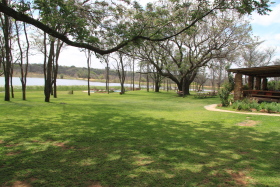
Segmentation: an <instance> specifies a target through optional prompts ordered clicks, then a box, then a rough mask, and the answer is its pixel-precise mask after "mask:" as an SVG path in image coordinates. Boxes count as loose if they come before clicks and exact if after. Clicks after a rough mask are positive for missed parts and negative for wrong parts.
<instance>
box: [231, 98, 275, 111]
mask: <svg viewBox="0 0 280 187" xmlns="http://www.w3.org/2000/svg"><path fill="white" fill-rule="evenodd" d="M231 108H233V109H236V110H246V111H248V110H249V111H251V109H256V110H257V111H261V110H265V111H268V112H280V104H279V103H275V102H273V103H266V102H262V103H260V104H259V103H258V102H257V101H256V100H248V99H244V100H242V101H236V102H234V103H233V104H232V106H231Z"/></svg>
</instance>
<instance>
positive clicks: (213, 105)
mask: <svg viewBox="0 0 280 187" xmlns="http://www.w3.org/2000/svg"><path fill="white" fill-rule="evenodd" d="M216 107H217V104H212V105H207V106H204V108H205V109H206V110H209V111H216V112H229V113H237V114H247V115H248V114H250V115H262V116H279V117H280V114H270V113H256V112H236V111H229V110H222V109H218V108H216Z"/></svg>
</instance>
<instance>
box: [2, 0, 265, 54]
mask: <svg viewBox="0 0 280 187" xmlns="http://www.w3.org/2000/svg"><path fill="white" fill-rule="evenodd" d="M168 4H173V7H174V9H173V10H172V12H170V10H169V9H168ZM269 5H270V1H269V0H246V1H245V0H215V1H210V0H203V1H201V0H166V1H161V2H157V3H154V4H152V3H149V4H148V5H147V6H145V7H142V6H141V5H140V4H139V3H137V2H135V1H134V2H131V1H129V0H99V1H97V0H96V1H91V0H83V1H81V0H55V1H53V0H35V1H34V2H31V1H24V0H18V1H11V2H10V3H8V1H7V0H2V2H1V3H0V12H2V13H4V14H5V15H8V16H10V17H12V18H14V19H15V20H18V21H23V22H26V23H29V24H31V25H33V26H35V27H37V28H39V29H41V30H42V31H44V32H46V33H48V34H49V35H51V36H53V37H55V38H58V39H60V40H62V41H63V42H65V43H66V44H68V45H70V46H74V47H79V48H85V49H89V50H91V51H94V52H96V53H99V54H101V55H104V54H108V53H112V52H114V51H117V50H119V49H121V48H122V47H124V46H126V45H128V44H130V43H132V42H138V41H139V40H150V41H164V40H167V39H170V38H172V37H174V36H178V35H179V34H181V33H183V32H185V31H187V30H189V29H190V28H191V27H193V26H194V25H196V24H197V23H198V22H199V21H201V20H203V19H204V18H205V17H206V16H208V15H209V14H214V13H217V12H219V11H225V10H228V9H235V10H237V11H238V12H239V13H241V14H251V13H252V12H253V11H257V12H258V13H259V14H267V13H268V12H269V11H270V9H269ZM189 10H191V11H190V12H191V14H190V15H189V16H188V20H187V24H185V25H184V27H180V28H177V29H176V30H172V31H170V30H169V25H170V24H172V22H176V21H180V16H178V15H179V14H180V13H182V12H184V11H189ZM164 14H171V15H172V16H168V17H167V18H165V17H164V16H158V15H164ZM128 15H130V16H129V18H128ZM32 16H33V17H32ZM155 18H156V19H155ZM54 22H56V23H57V22H59V23H60V27H61V28H63V29H61V28H60V29H58V28H56V27H55V26H54V25H55V24H53V23H54ZM105 35H106V37H105ZM110 36H111V37H113V36H118V37H119V38H120V39H121V40H120V42H119V43H118V44H115V45H114V46H113V45H110V43H108V40H101V39H104V38H106V39H108V37H110ZM105 44H106V45H105ZM104 46H106V47H104Z"/></svg>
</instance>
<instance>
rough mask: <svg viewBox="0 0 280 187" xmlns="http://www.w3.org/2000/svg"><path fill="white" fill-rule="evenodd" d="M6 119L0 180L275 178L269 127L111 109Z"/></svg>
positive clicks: (235, 181) (82, 182) (168, 182)
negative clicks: (258, 128)
mask: <svg viewBox="0 0 280 187" xmlns="http://www.w3.org/2000/svg"><path fill="white" fill-rule="evenodd" d="M6 123H7V125H6V126H2V128H1V129H0V130H1V131H2V132H5V133H6V134H7V137H6V138H5V139H3V140H1V142H0V143H1V144H0V145H1V147H2V150H1V152H2V156H1V160H0V173H1V177H0V185H3V186H9V185H12V184H14V182H15V181H24V182H25V183H27V184H30V185H32V186H90V185H92V184H100V185H102V186H141V187H143V186H161V187H162V186H246V185H249V184H251V185H254V186H265V185H269V184H276V182H275V180H277V177H279V169H280V168H279V164H280V163H279V160H280V159H279V148H280V147H279V140H280V135H279V133H276V132H271V133H260V132H258V131H256V130H254V128H249V127H238V126H225V125H224V124H222V122H218V121H204V122H202V123H200V124H195V123H194V122H191V121H186V122H178V121H171V120H165V119H154V118H144V117H139V116H137V117H136V116H133V115H130V114H129V113H124V114H123V115H122V114H120V113H119V112H116V111H115V110H113V109H112V110H108V109H106V110H105V109H104V110H103V111H102V110H98V111H96V112H86V111H85V112H84V113H83V115H78V114H77V115H73V114H72V113H67V111H65V112H64V113H63V115H62V116H57V117H56V118H49V119H48V118H47V117H44V118H43V117H42V119H38V118H37V119H32V118H30V119H27V120H26V121H25V122H24V125H23V124H22V121H12V122H11V121H7V122H6ZM264 176H269V178H270V179H271V181H266V178H265V177H264ZM258 177H264V180H263V181H262V180H256V179H255V178H258ZM278 182H279V181H278Z"/></svg>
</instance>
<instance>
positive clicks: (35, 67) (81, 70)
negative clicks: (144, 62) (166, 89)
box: [14, 64, 139, 79]
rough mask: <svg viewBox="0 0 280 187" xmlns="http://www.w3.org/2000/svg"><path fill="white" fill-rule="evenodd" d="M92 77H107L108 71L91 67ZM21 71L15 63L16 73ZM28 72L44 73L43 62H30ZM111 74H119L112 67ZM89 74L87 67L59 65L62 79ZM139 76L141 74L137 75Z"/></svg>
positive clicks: (112, 77)
mask: <svg viewBox="0 0 280 187" xmlns="http://www.w3.org/2000/svg"><path fill="white" fill-rule="evenodd" d="M90 71H91V72H90V77H91V78H92V79H105V76H106V71H105V68H104V69H95V68H91V69H90ZM19 73H20V67H19V65H17V64H14V74H19ZM28 73H29V74H30V75H32V74H39V75H43V74H44V70H43V64H29V65H28ZM109 75H110V78H111V79H116V78H117V74H116V70H114V69H110V71H109ZM131 75H132V73H131V72H127V78H128V79H129V77H131ZM87 76H88V70H87V68H85V67H75V66H59V67H58V77H57V78H60V79H63V78H65V77H73V78H87ZM136 76H139V75H136Z"/></svg>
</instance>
